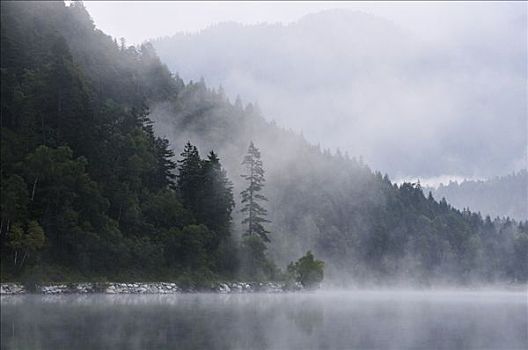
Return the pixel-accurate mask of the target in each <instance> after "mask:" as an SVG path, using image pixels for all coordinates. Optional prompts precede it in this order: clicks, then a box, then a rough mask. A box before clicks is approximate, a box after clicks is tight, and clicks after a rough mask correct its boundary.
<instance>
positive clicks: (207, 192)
mask: <svg viewBox="0 0 528 350" xmlns="http://www.w3.org/2000/svg"><path fill="white" fill-rule="evenodd" d="M203 177H204V183H203V189H204V196H203V198H202V203H201V204H202V205H201V207H202V208H201V209H202V215H203V218H201V219H202V220H201V222H203V223H205V224H206V225H207V227H209V229H211V230H214V231H215V232H216V233H217V234H218V235H219V238H220V239H221V238H224V237H226V236H227V235H228V234H229V226H230V224H231V212H232V210H233V207H234V206H235V202H234V199H233V184H232V183H231V181H229V179H228V177H227V173H226V171H225V170H224V169H223V168H222V165H221V164H220V159H219V158H218V156H217V155H216V153H214V152H213V151H211V152H210V153H209V155H208V159H206V160H204V161H203Z"/></svg>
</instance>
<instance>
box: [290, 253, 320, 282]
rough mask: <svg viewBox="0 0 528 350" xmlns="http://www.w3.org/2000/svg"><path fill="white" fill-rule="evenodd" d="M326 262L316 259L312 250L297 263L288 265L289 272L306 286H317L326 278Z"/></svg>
mask: <svg viewBox="0 0 528 350" xmlns="http://www.w3.org/2000/svg"><path fill="white" fill-rule="evenodd" d="M324 266H325V264H324V262H322V261H321V260H316V259H315V258H314V256H313V254H312V252H311V251H308V252H307V253H306V254H305V255H304V256H303V257H301V258H300V259H299V260H297V261H296V262H295V263H293V262H291V263H290V264H289V265H288V268H287V272H288V273H289V274H290V275H292V276H294V278H295V280H296V281H298V282H300V283H301V284H302V285H303V287H305V288H316V287H319V284H320V283H321V282H322V281H323V278H324Z"/></svg>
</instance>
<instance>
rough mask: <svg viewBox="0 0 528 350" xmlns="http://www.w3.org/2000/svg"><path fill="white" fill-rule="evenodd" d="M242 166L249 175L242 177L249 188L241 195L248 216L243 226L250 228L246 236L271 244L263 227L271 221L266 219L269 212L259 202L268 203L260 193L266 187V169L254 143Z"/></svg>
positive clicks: (243, 209)
mask: <svg viewBox="0 0 528 350" xmlns="http://www.w3.org/2000/svg"><path fill="white" fill-rule="evenodd" d="M242 165H245V166H246V170H247V173H246V174H243V175H241V176H242V178H244V179H245V180H246V181H248V183H249V184H248V187H247V188H246V189H245V190H243V191H242V192H241V193H240V194H241V195H242V204H243V208H242V210H241V211H242V212H243V213H245V214H246V215H247V216H246V218H245V219H244V220H242V224H247V225H248V228H247V231H246V232H245V235H246V236H249V237H251V236H254V235H257V236H258V237H260V238H261V239H262V240H263V241H264V242H269V241H270V240H269V238H268V235H267V234H268V233H269V231H267V230H266V229H265V228H264V226H263V225H262V224H263V223H265V222H269V220H267V219H265V216H266V215H267V213H268V212H267V210H266V209H264V208H263V207H262V206H261V205H260V204H259V203H258V201H267V198H266V197H265V196H264V195H262V194H261V193H260V191H261V190H262V188H263V187H264V181H265V180H264V168H263V167H262V160H260V152H259V150H258V149H257V148H256V147H255V145H254V144H253V142H251V143H250V144H249V148H248V153H247V155H246V156H245V157H244V160H243V162H242Z"/></svg>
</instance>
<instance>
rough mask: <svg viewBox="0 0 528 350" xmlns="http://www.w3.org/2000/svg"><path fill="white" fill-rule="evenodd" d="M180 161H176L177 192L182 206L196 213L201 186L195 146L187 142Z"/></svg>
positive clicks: (198, 159)
mask: <svg viewBox="0 0 528 350" xmlns="http://www.w3.org/2000/svg"><path fill="white" fill-rule="evenodd" d="M181 156H182V159H181V160H179V161H178V164H179V165H178V190H179V192H180V195H181V198H182V200H183V204H184V205H185V206H186V207H187V208H189V209H191V210H192V211H193V212H197V211H198V207H199V198H198V196H197V193H199V192H200V188H201V185H202V169H201V168H202V161H201V159H200V154H199V153H198V149H197V148H196V146H193V145H192V144H191V143H190V142H189V141H188V142H187V143H186V144H185V148H184V149H183V152H182V153H181Z"/></svg>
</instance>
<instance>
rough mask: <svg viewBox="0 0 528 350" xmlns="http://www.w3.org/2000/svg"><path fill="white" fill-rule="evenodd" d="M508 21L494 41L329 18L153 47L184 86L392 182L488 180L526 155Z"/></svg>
mask: <svg viewBox="0 0 528 350" xmlns="http://www.w3.org/2000/svg"><path fill="white" fill-rule="evenodd" d="M497 11H499V9H497ZM510 15H511V17H512V18H511V20H508V21H507V22H506V21H505V22H503V24H504V25H503V26H501V27H500V28H494V29H493V30H492V32H493V36H490V35H489V33H479V32H478V29H477V27H475V26H471V29H470V30H469V31H470V32H471V33H472V34H473V35H470V36H466V35H468V34H467V33H461V34H464V35H458V36H453V37H450V38H449V39H450V40H449V41H448V43H446V42H445V41H437V40H435V38H434V37H435V36H434V34H435V33H428V32H418V33H417V32H416V31H412V30H411V29H409V27H406V26H405V24H406V23H405V22H404V23H401V22H398V23H396V22H391V21H389V20H387V19H386V18H384V17H378V16H375V15H372V14H368V13H364V12H358V11H351V10H338V9H334V10H328V11H322V12H317V13H313V14H309V15H306V16H304V17H301V18H300V19H299V20H298V21H294V22H291V23H289V24H268V23H262V24H254V25H242V24H237V23H233V22H228V23H219V24H217V25H212V26H210V27H207V28H205V29H203V30H201V31H199V32H192V33H176V34H174V35H172V36H167V37H162V38H159V39H156V40H152V41H151V43H152V45H153V46H154V48H155V49H156V52H157V53H158V55H159V56H160V58H161V60H162V62H164V63H166V64H167V66H168V67H169V68H170V70H171V71H172V72H175V73H176V72H177V73H178V74H179V75H180V77H181V78H182V79H183V80H184V81H186V82H187V81H190V80H193V81H199V80H200V78H201V77H203V78H204V79H205V81H206V82H207V84H208V85H209V86H211V87H215V88H217V87H218V86H222V87H223V89H224V90H225V94H226V95H227V96H228V97H230V98H231V99H235V98H236V96H237V95H240V97H241V98H242V100H244V101H251V102H252V101H258V103H259V105H260V108H261V110H262V113H263V115H264V117H265V118H266V119H267V120H275V121H276V122H277V124H278V125H280V126H287V127H291V128H292V129H294V130H297V131H301V130H302V131H303V133H304V135H305V137H306V138H307V140H308V141H309V142H311V143H314V144H316V143H321V145H322V146H323V147H325V148H331V149H332V150H334V151H335V150H336V149H341V150H342V151H343V150H346V151H348V152H349V153H350V154H353V155H355V156H357V157H359V156H363V158H364V159H365V160H366V161H367V162H368V164H369V165H370V166H372V167H373V168H374V169H376V170H380V171H381V172H383V173H388V174H389V175H390V176H391V178H417V177H418V178H421V179H423V178H430V177H435V176H438V175H440V174H442V175H443V174H447V175H457V176H462V177H463V176H468V177H469V176H480V177H492V176H494V175H495V174H502V173H503V172H505V171H506V172H508V171H512V170H513V169H517V168H518V164H523V162H525V160H526V144H527V143H528V140H527V135H526V115H525V113H524V111H525V110H526V98H525V95H526V84H525V80H526V79H525V78H523V77H526V65H525V62H526V61H527V60H528V58H527V57H526V52H527V51H526V40H522V38H525V36H526V30H525V27H524V25H523V24H522V23H523V22H522V17H523V15H522V14H520V13H519V14H514V13H513V12H508V17H507V18H508V19H510ZM514 19H518V20H514ZM446 26H448V24H446ZM486 26H487V24H484V23H483V24H482V27H486ZM452 29H453V30H454V31H455V32H456V28H452ZM515 33H518V35H514V34H515ZM484 34H488V35H487V36H486V35H484ZM499 86H500V88H499ZM328 135H331V137H329V136H328ZM482 140H495V142H482ZM499 140H508V142H502V141H499Z"/></svg>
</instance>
